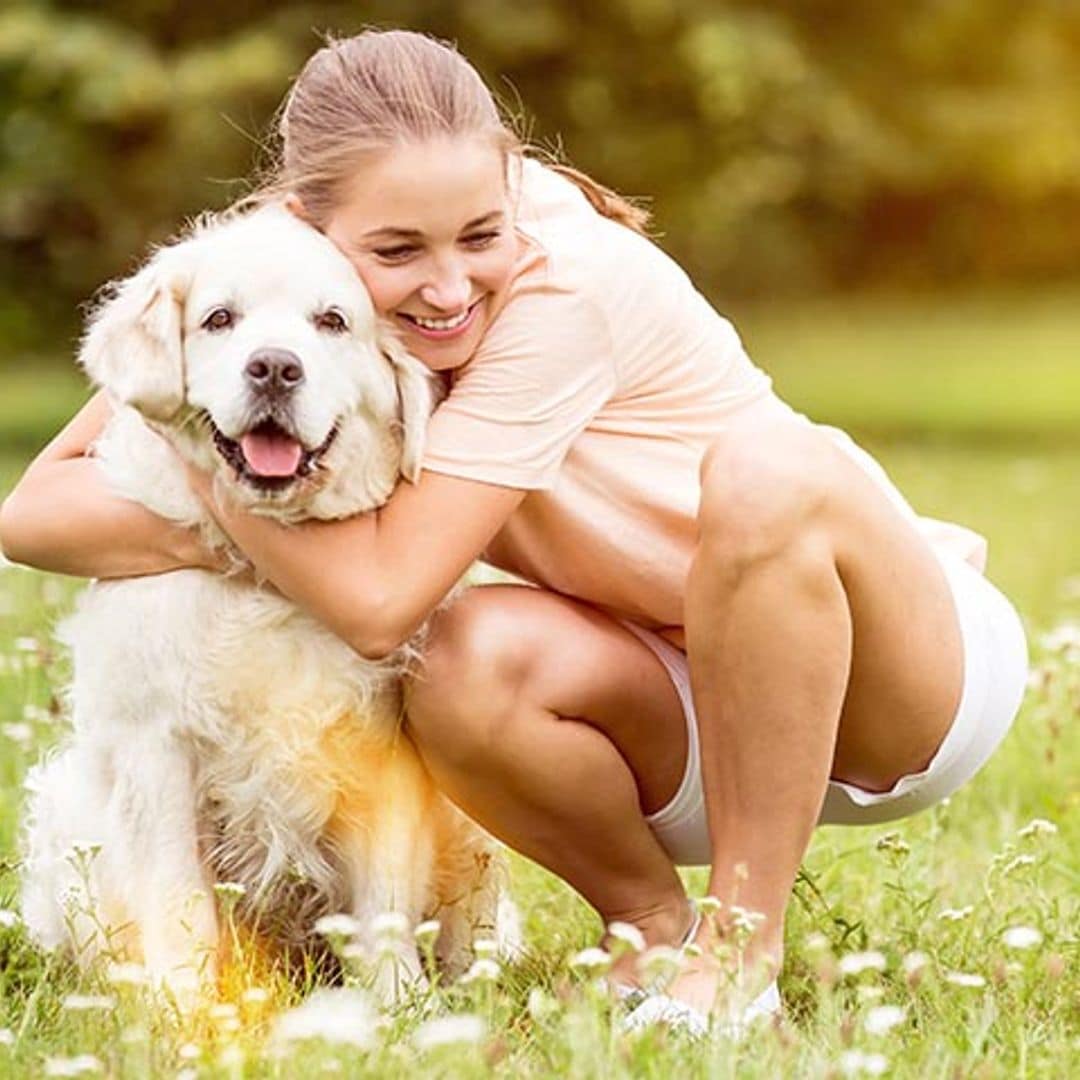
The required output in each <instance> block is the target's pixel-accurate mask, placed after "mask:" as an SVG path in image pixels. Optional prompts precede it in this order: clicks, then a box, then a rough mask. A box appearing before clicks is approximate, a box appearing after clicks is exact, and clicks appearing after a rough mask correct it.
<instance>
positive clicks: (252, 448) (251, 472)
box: [211, 418, 338, 492]
mask: <svg viewBox="0 0 1080 1080" xmlns="http://www.w3.org/2000/svg"><path fill="white" fill-rule="evenodd" d="M211 427H212V429H213V433H214V445H215V446H216V447H217V450H218V453H219V454H221V456H222V457H223V458H224V459H225V461H226V462H227V463H228V464H229V465H230V466H231V467H232V468H233V470H234V471H235V472H236V475H237V478H238V479H240V480H243V481H244V482H245V483H247V484H250V485H251V486H252V487H254V488H257V489H259V490H260V491H266V492H273V491H283V490H284V489H285V488H287V487H289V486H290V485H291V484H294V483H296V482H297V481H298V480H302V479H304V478H305V477H307V476H310V475H311V474H312V473H313V472H315V470H316V469H317V468H318V467H319V464H320V463H321V461H322V458H323V455H324V454H325V453H326V451H327V450H329V449H330V447H331V446H332V445H333V442H334V440H335V439H336V438H337V433H338V428H337V425H336V424H335V425H334V427H332V428H331V429H330V434H329V435H327V437H326V438H325V439H324V440H323V442H322V443H321V444H320V445H319V446H316V447H315V448H314V449H312V450H309V449H307V448H305V446H304V444H303V443H301V442H300V440H299V439H298V438H297V437H296V436H295V435H294V434H293V433H292V432H291V431H288V430H286V428H284V427H283V426H282V425H281V424H279V423H278V422H277V421H276V420H273V419H270V418H267V419H265V420H260V421H259V422H258V423H257V424H256V425H255V426H254V427H252V428H251V429H250V430H248V431H247V432H245V433H244V434H243V435H241V436H240V438H239V439H230V438H229V437H228V436H227V435H225V434H224V433H223V432H222V431H221V430H220V429H219V428H218V427H217V425H216V424H214V423H213V422H211Z"/></svg>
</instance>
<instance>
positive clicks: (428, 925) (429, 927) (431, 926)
mask: <svg viewBox="0 0 1080 1080" xmlns="http://www.w3.org/2000/svg"><path fill="white" fill-rule="evenodd" d="M441 933H442V923H441V922H439V920H438V919H425V920H424V921H423V922H422V923H418V924H417V926H416V929H415V930H414V931H413V937H414V938H416V941H417V944H419V945H420V946H421V947H422V948H430V947H431V946H432V945H434V944H435V942H436V941H437V940H438V937H439V934H441Z"/></svg>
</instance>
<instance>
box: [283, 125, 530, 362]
mask: <svg viewBox="0 0 1080 1080" xmlns="http://www.w3.org/2000/svg"><path fill="white" fill-rule="evenodd" d="M507 172H508V169H507V161H506V159H505V157H504V155H503V154H502V153H500V152H499V150H497V149H496V148H495V147H493V146H492V145H491V144H490V141H487V140H484V141H481V140H480V139H476V140H474V141H464V140H461V139H448V138H439V139H433V140H430V141H426V142H420V143H407V144H405V145H403V146H400V147H398V148H397V149H396V150H395V152H394V153H393V154H383V155H379V156H378V157H375V158H374V159H373V160H372V161H370V162H369V163H368V164H367V167H366V168H363V169H360V170H358V171H357V172H356V174H355V175H354V176H353V177H352V179H351V180H350V181H349V183H348V185H347V187H346V188H345V190H344V191H343V194H342V202H341V204H340V205H339V206H337V207H336V208H335V210H334V212H333V213H332V214H331V215H330V216H329V217H328V218H327V220H326V221H325V222H324V223H320V224H321V225H322V227H323V230H324V231H325V233H326V235H327V236H329V237H330V239H331V240H333V241H334V243H336V244H337V245H338V247H340V248H341V249H342V251H344V252H345V253H346V255H347V256H348V257H349V259H350V260H351V262H352V264H353V266H354V267H355V268H356V271H357V273H358V274H359V275H360V277H361V278H362V279H363V282H364V284H365V285H366V286H367V288H368V292H370V293H371V298H372V301H373V302H374V304H375V307H376V309H377V310H378V311H380V312H382V313H383V314H384V315H385V316H387V317H389V318H391V319H393V321H394V323H395V324H396V325H397V326H398V328H399V329H400V330H401V332H402V340H403V341H404V342H405V344H406V345H407V346H408V347H409V349H410V350H411V351H412V352H413V353H414V354H415V355H416V356H418V357H419V358H420V359H421V360H423V361H424V363H426V364H427V365H428V367H430V368H432V370H435V371H445V370H448V369H451V368H456V367H460V366H461V365H462V364H464V363H465V362H466V361H467V360H468V359H469V357H471V356H472V355H473V353H474V352H475V351H476V348H477V346H478V345H479V343H480V340H481V339H482V338H483V336H484V333H485V332H486V331H487V329H488V327H489V326H490V325H491V323H492V320H493V319H494V318H495V317H496V315H497V314H498V312H499V310H500V308H501V307H502V305H503V304H504V303H505V301H506V294H507V289H508V287H509V284H510V281H511V278H512V275H513V268H514V263H515V261H516V260H518V259H519V258H520V257H521V254H522V248H523V245H522V242H521V241H520V240H519V238H518V237H517V235H516V234H515V232H514V228H513V206H512V196H511V192H510V187H509V177H508V175H507ZM293 205H294V206H295V207H296V208H297V210H298V212H300V213H301V214H304V213H305V210H304V207H303V204H302V202H301V201H300V199H299V197H298V196H297V197H295V199H294V202H293Z"/></svg>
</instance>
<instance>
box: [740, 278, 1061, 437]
mask: <svg viewBox="0 0 1080 1080" xmlns="http://www.w3.org/2000/svg"><path fill="white" fill-rule="evenodd" d="M1078 308H1080V293H1078V292H1077V290H1076V289H1075V288H1071V289H1066V288H1056V289H1047V290H1042V291H1033V290H1028V291H1026V292H1022V293H1016V292H1003V293H997V294H995V293H977V294H969V295H961V296H943V297H937V296H929V297H920V298H913V297H895V296H893V297H890V296H882V297H875V296H866V297H859V298H851V297H843V298H841V299H829V300H818V301H806V302H802V303H795V304H791V303H786V302H785V303H781V304H776V305H762V306H757V307H752V308H748V309H746V310H737V311H733V312H730V313H729V314H730V315H731V316H732V317H733V318H734V320H735V322H736V325H737V326H738V327H739V329H740V331H741V333H742V335H743V338H744V340H745V342H746V344H747V348H748V350H749V352H750V355H751V356H753V357H754V358H755V360H756V361H757V362H758V363H759V364H761V365H762V366H763V367H765V368H766V369H767V370H768V371H769V372H770V373H771V374H772V375H773V377H774V380H775V383H776V387H777V389H778V391H779V392H780V393H781V395H783V396H784V397H786V398H787V399H788V400H789V401H791V402H792V403H793V404H795V405H797V406H798V407H799V408H801V409H803V410H804V411H805V412H806V413H807V414H808V415H810V416H812V417H814V419H816V420H820V421H822V422H826V423H834V424H837V425H838V426H840V427H843V428H846V429H847V430H849V431H851V432H852V433H855V434H858V435H860V436H862V437H868V436H873V437H876V438H893V439H895V438H911V437H913V436H915V437H919V438H926V437H931V438H934V439H937V440H940V439H953V440H958V439H960V440H964V441H967V442H969V443H970V442H979V443H982V444H996V445H1000V444H1001V443H1002V442H1005V441H1008V442H1012V443H1015V444H1017V445H1026V444H1030V443H1033V442H1037V443H1061V442H1070V443H1072V444H1074V445H1076V444H1078V443H1080V318H1078V317H1077V310H1078Z"/></svg>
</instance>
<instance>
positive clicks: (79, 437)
mask: <svg viewBox="0 0 1080 1080" xmlns="http://www.w3.org/2000/svg"><path fill="white" fill-rule="evenodd" d="M110 415H111V409H110V407H109V403H108V401H107V400H106V398H105V395H104V394H103V393H100V392H99V393H97V394H95V395H94V397H92V398H91V399H90V400H89V401H88V402H87V403H86V405H84V406H83V408H82V409H81V410H80V411H79V412H78V413H77V414H76V416H75V417H74V419H72V420H71V422H70V423H69V424H68V425H67V427H65V428H64V430H63V431H61V432H60V434H59V435H57V436H56V438H55V439H53V441H52V442H51V443H49V445H48V446H46V447H45V449H44V450H42V451H41V453H40V454H38V456H37V458H35V460H34V461H33V462H32V463H31V464H30V466H29V468H27V470H26V472H25V473H24V474H23V477H22V479H21V480H20V481H19V483H18V484H17V485H16V487H15V489H14V490H13V491H12V492H11V493H10V494H9V495H8V497H7V498H6V499H5V500H4V502H3V505H2V506H0V550H2V551H3V553H4V555H5V556H6V557H7V558H9V559H11V560H12V561H13V562H19V563H26V564H27V565H28V566H35V567H37V568H38V569H39V570H51V571H53V572H55V573H59V574H73V575H75V576H77V577H98V578H111V577H136V576H139V575H141V574H156V573H161V572H163V571H166V570H177V569H179V568H181V567H184V566H202V567H207V568H211V567H217V566H218V562H217V561H216V557H215V556H214V555H212V554H211V553H210V552H208V551H206V550H205V549H204V548H203V546H202V544H201V543H200V542H199V537H198V535H197V533H196V532H195V530H193V529H188V528H184V527H182V526H179V525H174V524H172V523H170V522H168V521H165V520H164V519H163V518H160V517H158V516H157V515H156V514H153V513H151V512H150V511H149V510H147V509H146V508H145V507H144V506H140V505H139V504H138V503H134V502H131V501H129V500H128V499H123V498H120V497H119V496H117V495H114V494H112V492H111V491H109V488H108V486H107V484H106V482H105V479H104V477H103V476H102V474H101V470H100V469H99V468H98V467H97V465H96V464H95V462H94V461H93V459H92V458H90V457H89V456H88V454H89V447H90V445H91V444H92V443H93V441H94V440H95V439H96V438H97V437H98V435H99V434H100V433H101V430H102V429H103V428H104V426H105V424H106V422H107V421H108V419H109V416H110Z"/></svg>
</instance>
